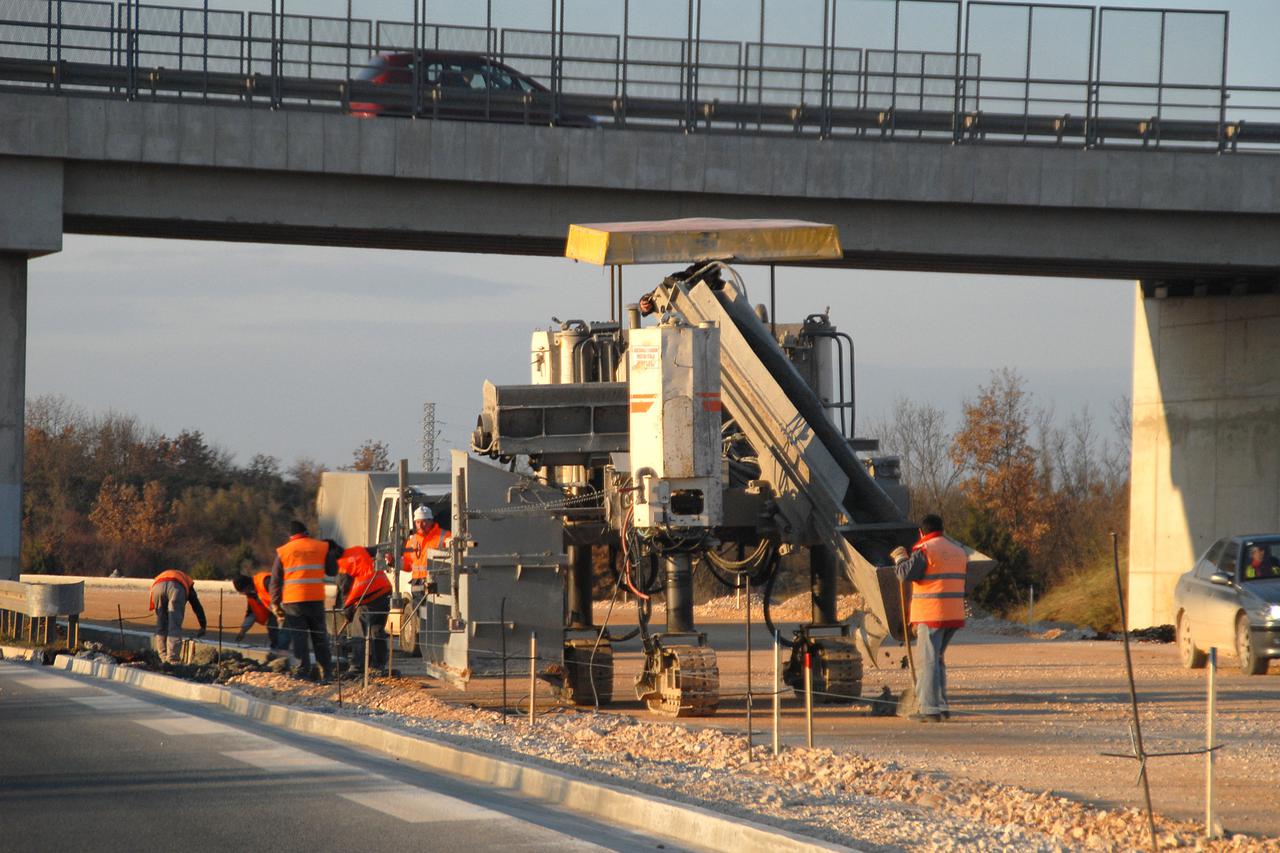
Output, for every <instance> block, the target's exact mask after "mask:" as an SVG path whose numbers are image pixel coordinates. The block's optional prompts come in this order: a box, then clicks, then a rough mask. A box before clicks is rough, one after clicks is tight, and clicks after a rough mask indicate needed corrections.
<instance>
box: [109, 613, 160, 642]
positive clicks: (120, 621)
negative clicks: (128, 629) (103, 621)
mask: <svg viewBox="0 0 1280 853" xmlns="http://www.w3.org/2000/svg"><path fill="white" fill-rule="evenodd" d="M116 624H117V625H119V626H120V651H122V652H123V651H124V648H125V647H124V611H122V610H121V609H120V605H119V604H117V605H116ZM152 645H155V644H154V643H153V644H152Z"/></svg>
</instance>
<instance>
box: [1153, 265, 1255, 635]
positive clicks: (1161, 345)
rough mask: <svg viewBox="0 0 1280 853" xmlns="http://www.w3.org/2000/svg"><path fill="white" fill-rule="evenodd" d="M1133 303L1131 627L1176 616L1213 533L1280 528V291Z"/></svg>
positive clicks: (1158, 294) (1169, 620)
mask: <svg viewBox="0 0 1280 853" xmlns="http://www.w3.org/2000/svg"><path fill="white" fill-rule="evenodd" d="M1168 292H1169V291H1168V290H1167V289H1164V288H1160V287H1156V286H1150V285H1147V286H1144V285H1139V287H1138V288H1137V305H1136V309H1135V311H1134V351H1133V458H1132V463H1133V467H1132V473H1131V476H1132V479H1131V492H1130V499H1129V500H1130V503H1129V591H1128V617H1129V626H1130V627H1131V628H1142V627H1147V626H1150V625H1165V624H1172V623H1173V621H1174V619H1175V617H1176V614H1175V613H1174V612H1173V588H1174V585H1175V584H1176V583H1177V580H1178V576H1179V575H1180V574H1182V573H1183V572H1185V571H1187V570H1188V569H1190V568H1191V566H1192V562H1193V561H1194V560H1195V558H1196V557H1197V556H1199V555H1200V553H1201V552H1203V551H1204V550H1205V549H1206V548H1208V547H1209V546H1210V545H1211V544H1213V542H1214V541H1216V540H1217V539H1218V538H1220V537H1223V536H1229V535H1233V534H1239V533H1265V532H1275V531H1280V294H1278V293H1275V292H1272V293H1269V294H1262V295H1219V296H1209V295H1205V296H1184V297H1166V298H1160V297H1161V296H1162V295H1163V294H1165V293H1168Z"/></svg>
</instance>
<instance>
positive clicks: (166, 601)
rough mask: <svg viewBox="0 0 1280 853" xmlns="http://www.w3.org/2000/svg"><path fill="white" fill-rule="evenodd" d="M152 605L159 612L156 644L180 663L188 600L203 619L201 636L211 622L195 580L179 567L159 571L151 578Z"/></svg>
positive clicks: (157, 613)
mask: <svg viewBox="0 0 1280 853" xmlns="http://www.w3.org/2000/svg"><path fill="white" fill-rule="evenodd" d="M148 604H149V607H150V609H152V610H154V611H155V612H156V637H155V644H154V648H155V650H156V651H157V652H159V653H160V655H161V657H165V658H168V660H169V661H170V662H171V663H177V662H178V659H179V658H180V657H181V651H182V618H183V616H185V615H186V609H187V604H190V605H191V612H192V613H194V614H196V619H198V620H199V621H200V630H199V631H197V632H196V636H197V637H203V636H204V632H205V629H206V628H207V627H208V622H207V621H206V620H205V618H204V607H203V606H202V605H201V604H200V597H199V596H198V595H196V586H195V581H193V580H192V579H191V575H189V574H187V573H186V572H180V571H178V570H177V569H166V570H165V571H163V572H161V573H160V574H158V575H156V579H155V580H153V581H152V582H151V599H150V601H149V602H148Z"/></svg>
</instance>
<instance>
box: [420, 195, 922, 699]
mask: <svg viewBox="0 0 1280 853" xmlns="http://www.w3.org/2000/svg"><path fill="white" fill-rule="evenodd" d="M565 254H566V256H567V257H569V258H572V259H574V260H577V261H583V262H588V263H593V264H599V265H603V266H615V267H622V266H627V265H633V264H671V265H674V266H676V267H678V269H676V270H675V271H673V272H671V273H670V274H669V275H667V276H666V277H664V278H663V279H662V280H661V281H659V282H657V284H656V286H655V287H654V288H653V289H652V290H651V291H649V292H648V293H646V294H645V295H644V297H643V298H642V299H641V300H640V302H639V304H638V305H632V306H628V308H627V310H626V312H625V314H626V316H625V317H624V318H622V319H615V320H611V321H609V322H585V321H579V320H570V321H567V322H560V323H559V328H558V329H551V330H546V331H538V332H535V333H534V335H533V341H532V347H531V353H530V355H531V382H530V384H527V385H501V386H499V385H494V384H492V383H488V382H486V383H485V386H484V396H483V408H482V411H481V413H480V415H479V418H478V422H477V426H476V429H475V432H474V434H473V437H472V450H473V453H474V454H475V455H476V456H483V457H489V458H491V459H494V460H497V461H498V462H499V463H500V465H501V467H499V466H498V465H494V464H491V463H487V462H484V461H482V460H480V459H477V458H475V456H468V455H467V454H464V453H460V452H455V453H454V456H453V504H454V506H453V512H454V518H453V531H454V539H453V541H452V543H451V546H450V549H449V551H448V553H447V554H443V553H442V555H441V556H440V559H439V560H438V561H437V562H435V563H433V577H438V578H439V580H438V582H433V583H432V585H431V588H430V594H429V595H428V604H427V606H426V607H425V619H424V623H423V624H424V628H423V630H424V632H425V633H424V637H423V640H422V646H423V648H424V649H427V650H430V651H428V652H424V654H426V655H427V657H428V667H429V668H430V669H431V670H432V671H433V672H435V673H436V674H438V675H444V676H446V677H450V678H453V679H455V680H466V679H467V678H470V677H471V676H473V675H478V674H488V673H492V672H494V671H495V667H496V665H497V662H498V661H499V660H507V659H509V658H510V657H511V656H510V654H508V648H507V644H508V643H509V642H511V641H513V640H515V641H523V638H524V637H527V636H529V634H530V633H536V635H537V642H538V644H539V647H540V648H542V649H543V650H544V652H549V651H551V650H555V651H556V652H557V653H559V654H560V660H559V661H558V662H557V665H554V666H551V667H549V669H551V670H555V671H556V672H555V674H556V675H558V677H559V678H560V680H561V683H562V685H563V689H564V692H565V694H566V695H567V697H568V698H570V699H572V700H573V701H576V702H579V703H586V704H601V703H606V702H608V701H610V699H611V698H612V696H613V672H612V669H613V668H612V660H613V648H612V646H613V643H614V642H617V641H619V640H620V637H619V636H618V635H617V634H613V633H611V629H607V628H606V627H601V626H598V625H596V623H595V619H594V617H593V612H592V605H593V582H594V578H595V577H596V576H597V574H598V572H597V569H599V570H601V571H603V570H604V569H605V568H606V567H607V568H608V569H610V570H612V574H611V575H610V577H611V578H612V593H611V595H610V597H609V600H611V601H617V599H618V595H619V594H620V593H621V592H623V591H624V590H625V593H626V594H627V595H628V597H629V598H630V599H632V600H634V602H635V603H636V611H637V623H638V624H637V626H636V627H635V628H634V629H633V630H632V631H631V632H630V634H627V635H623V636H624V637H634V636H635V635H636V634H637V633H638V634H639V636H640V637H641V639H642V641H643V646H644V655H645V666H644V670H643V672H642V673H641V674H640V675H639V676H638V677H637V678H636V680H635V684H634V689H635V694H636V696H637V697H638V698H639V699H640V700H642V701H643V702H645V703H646V704H647V705H648V707H649V708H650V709H651V710H653V711H655V712H658V713H661V714H664V715H669V716H695V715H707V714H712V713H714V712H715V710H716V708H717V706H718V704H719V701H720V691H719V669H718V667H717V662H716V653H715V650H714V649H712V648H711V647H710V646H709V645H708V644H707V637H706V634H705V633H703V632H701V631H699V630H697V627H696V626H695V624H694V618H693V616H694V609H693V603H694V602H693V590H694V576H695V573H699V572H708V573H711V574H714V575H715V576H716V577H717V578H719V579H720V580H721V581H723V582H725V583H726V585H732V584H734V583H736V582H738V579H740V578H744V577H745V582H746V583H747V584H748V585H750V586H755V587H762V588H763V592H764V593H765V595H764V598H765V602H766V618H768V615H769V611H768V604H769V597H770V595H769V594H770V593H771V592H772V590H773V588H774V586H775V583H776V581H777V579H778V577H779V575H780V574H782V573H784V572H788V571H791V572H794V571H807V572H808V575H809V585H810V588H811V590H812V613H811V618H810V619H809V621H808V622H807V623H805V624H803V625H801V626H799V628H797V629H796V630H795V631H794V633H793V635H792V636H790V637H786V638H784V640H783V642H784V643H785V645H787V646H789V647H790V650H791V658H790V663H789V665H788V668H787V675H786V678H787V681H788V683H789V684H790V685H791V686H792V687H793V688H795V689H797V690H800V689H802V683H803V668H802V667H803V663H804V661H805V659H806V658H808V659H809V660H810V662H811V663H810V666H811V667H812V670H813V672H812V675H813V689H814V692H815V696H816V697H818V699H819V700H825V701H828V702H851V701H853V700H855V699H856V698H857V697H858V696H859V695H860V693H861V688H862V674H863V661H864V659H865V658H867V657H868V656H870V657H872V658H873V659H874V657H875V656H876V654H877V652H878V649H879V647H880V645H881V643H882V641H884V639H885V638H886V637H888V636H890V635H893V636H895V637H897V638H898V639H902V627H903V620H902V613H901V609H900V605H899V601H900V599H899V596H898V587H897V581H896V579H894V577H893V573H892V569H891V568H888V567H886V564H887V563H889V559H888V554H889V552H890V551H891V550H892V549H893V548H894V547H896V546H898V545H906V546H910V545H911V544H912V543H913V542H914V541H915V539H916V537H917V531H916V526H915V524H914V523H912V522H910V521H908V519H907V507H906V505H905V489H903V488H902V487H901V484H900V483H899V482H898V476H897V464H896V460H895V459H893V458H892V457H889V458H876V457H870V458H859V456H858V455H857V451H868V452H869V451H874V450H875V449H876V447H877V444H876V442H874V441H871V440H865V439H857V438H855V437H853V435H852V421H853V398H852V382H853V348H852V341H851V340H850V339H849V337H848V336H847V335H846V334H844V333H842V332H840V331H839V330H837V329H836V328H835V327H834V326H833V325H832V324H831V322H830V320H829V318H828V316H827V315H826V314H813V315H810V316H809V317H807V318H806V319H805V320H804V321H803V322H801V323H791V324H778V323H772V322H770V321H769V318H768V317H767V316H766V315H765V312H764V310H763V306H761V307H760V308H755V307H753V306H752V305H751V303H750V302H749V301H748V296H747V290H746V286H745V284H744V282H743V280H742V278H741V277H740V276H739V274H738V272H737V271H736V270H735V269H734V267H733V266H731V264H732V263H746V264H777V263H798V262H806V261H822V260H832V259H838V258H840V257H841V256H842V255H841V249H840V244H839V238H838V235H837V232H836V229H835V227H834V226H831V225H822V224H817V223H811V222H800V221H790V220H787V221H783V220H720V219H685V220H674V221H664V222H624V223H611V224H600V225H573V226H571V227H570V230H569V235H568V241H567V245H566V251H565ZM619 301H620V300H619ZM619 313H623V312H621V311H619ZM642 314H643V315H645V316H649V317H651V318H652V319H651V320H650V321H649V323H648V324H645V321H644V320H643V319H642ZM557 322H559V321H557ZM806 557H807V559H806ZM878 565H879V566H881V568H877V566H878ZM841 573H843V575H844V576H845V577H846V578H848V580H849V581H850V582H851V583H852V586H853V588H854V590H855V591H856V592H857V593H858V595H859V596H860V598H861V601H862V606H861V608H859V609H858V610H857V612H855V613H854V614H853V615H852V617H851V618H848V619H844V620H841V619H840V618H838V614H837V612H836V610H837V607H836V603H837V595H836V592H837V581H838V577H839V575H840V574H841ZM659 596H661V599H662V601H663V604H664V606H665V624H664V625H662V626H660V627H659V626H656V625H653V624H651V621H650V616H651V614H652V612H653V604H654V600H655V599H656V598H658V597H659Z"/></svg>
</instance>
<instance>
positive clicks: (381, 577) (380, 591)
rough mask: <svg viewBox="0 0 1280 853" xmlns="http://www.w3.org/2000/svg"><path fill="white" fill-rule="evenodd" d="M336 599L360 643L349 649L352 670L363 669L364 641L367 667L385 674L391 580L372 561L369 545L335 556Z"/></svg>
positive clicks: (358, 670) (361, 670)
mask: <svg viewBox="0 0 1280 853" xmlns="http://www.w3.org/2000/svg"><path fill="white" fill-rule="evenodd" d="M338 600H339V601H341V602H342V609H343V611H344V615H345V616H346V618H347V622H348V623H350V624H353V625H355V626H356V630H357V631H358V632H359V642H357V643H356V644H355V648H354V649H353V650H352V651H353V653H354V659H353V660H352V662H351V671H352V672H353V673H361V672H363V671H364V658H365V644H366V643H368V644H370V646H369V652H368V653H369V667H370V669H371V670H373V671H374V672H379V673H383V674H385V672H386V669H387V658H388V656H389V654H388V648H387V615H388V613H390V611H391V581H390V580H389V579H388V578H387V574H386V572H384V571H381V570H380V569H378V568H377V567H376V566H375V565H374V562H373V555H372V554H370V553H369V549H368V548H361V547H355V548H348V549H347V550H345V551H343V552H342V556H341V557H339V558H338Z"/></svg>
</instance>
